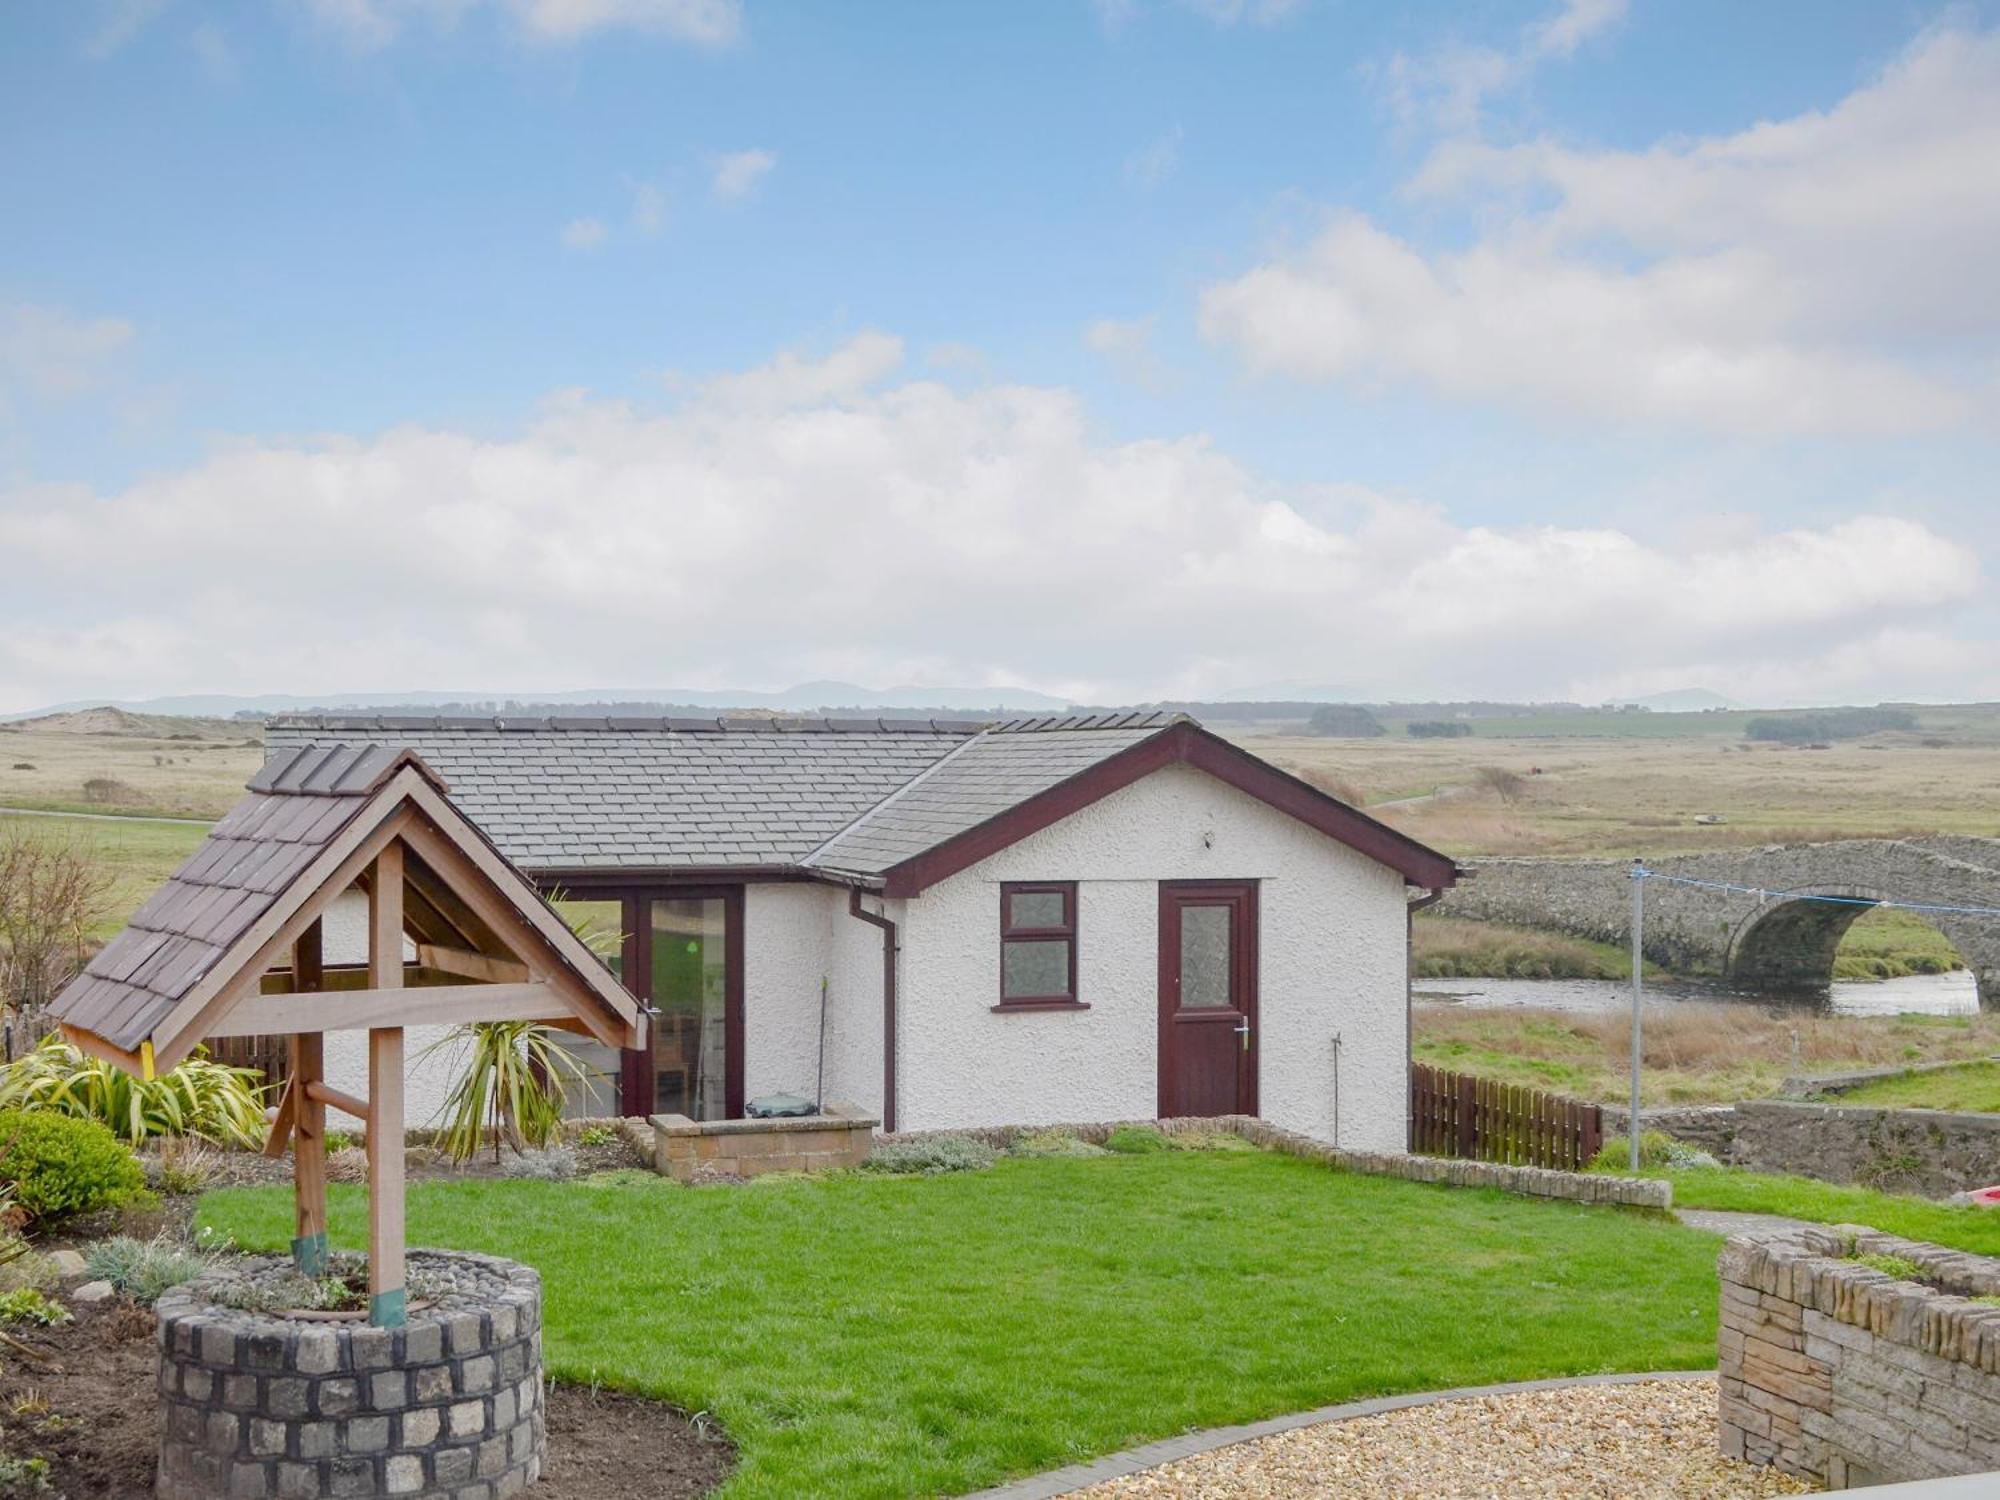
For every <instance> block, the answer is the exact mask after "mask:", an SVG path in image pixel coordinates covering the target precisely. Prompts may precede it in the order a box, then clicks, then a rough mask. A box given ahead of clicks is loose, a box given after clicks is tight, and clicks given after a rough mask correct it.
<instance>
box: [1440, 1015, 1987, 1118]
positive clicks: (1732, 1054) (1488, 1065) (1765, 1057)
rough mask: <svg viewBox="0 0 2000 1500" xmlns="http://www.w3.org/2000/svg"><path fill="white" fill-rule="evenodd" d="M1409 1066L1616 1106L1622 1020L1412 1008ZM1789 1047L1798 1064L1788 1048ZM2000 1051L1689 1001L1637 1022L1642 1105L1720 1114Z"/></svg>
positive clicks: (1967, 1023)
mask: <svg viewBox="0 0 2000 1500" xmlns="http://www.w3.org/2000/svg"><path fill="white" fill-rule="evenodd" d="M1414 1023H1415V1043H1414V1047H1413V1052H1414V1055H1415V1057H1416V1060H1417V1061H1418V1062H1423V1063H1430V1064H1432V1065H1433V1066H1435V1067H1441V1068H1453V1069H1456V1070H1458V1071H1461V1072H1467V1073H1477V1074H1479V1075H1480V1076H1482V1077H1487V1078H1498V1079H1500V1080H1502V1081H1504V1082H1507V1083H1520V1084H1527V1085H1529V1086H1531V1087H1534V1088H1540V1089H1549V1090H1553V1091H1554V1092H1557V1093H1563V1094H1572V1095H1575V1096H1577V1097H1579V1098H1584V1099H1595V1100H1599V1101H1607V1102H1613V1103H1616V1102H1622V1101H1623V1100H1624V1099H1625V1097H1626V1090H1627V1088H1628V1072H1627V1070H1628V1069H1629V1067H1630V1065H1631V1062H1630V1059H1631V1038H1630V1033H1629V1030H1628V1027H1629V1024H1630V1023H1629V1021H1628V1020H1627V1018H1626V1017H1625V1016H1624V1015H1623V1014H1602V1015H1593V1014H1583V1013H1578V1012H1574V1011H1554V1010H1527V1009H1518V1010H1517V1009H1511V1008H1510V1009H1505V1010H1500V1009H1491V1010H1486V1009H1481V1010H1474V1009H1470V1008H1468V1007H1465V1006H1460V1005H1425V1004H1419V1005H1418V1006H1417V1007H1416V1008H1415V1013H1414ZM1794 1034H1796V1037H1797V1048H1798V1052H1797V1064H1796V1066H1795V1065H1794V1060H1793V1050H1792V1049H1793V1037H1794ZM1994 1052H2000V1016H1996V1015H1977V1016H1916V1015H1905V1016H1893V1017H1860V1016H1821V1015H1812V1014H1804V1013H1801V1012H1799V1011H1797V1010H1788V1009H1776V1008H1774V1009H1770V1010H1757V1009H1754V1008H1752V1007H1749V1006H1744V1005H1704V1004H1701V1003H1699V1002H1693V1001H1691V1002H1688V1003H1685V1004H1679V1005H1674V1006H1671V1007H1660V1008H1655V1009H1654V1010H1651V1011H1648V1012H1647V1015H1646V1028H1645V1055H1644V1063H1645V1072H1644V1075H1643V1077H1642V1079H1641V1084H1642V1087H1643V1090H1644V1098H1645V1102H1646V1103H1648V1104H1729V1103H1733V1102H1735V1101H1736V1100H1738V1099H1756V1098H1762V1097H1766V1096H1768V1095H1771V1094H1775V1093H1777V1092H1778V1090H1779V1088H1780V1087H1781V1086H1782V1085H1783V1083H1784V1081H1785V1079H1786V1077H1787V1076H1789V1075H1791V1074H1793V1073H1795V1072H1805V1073H1836V1072H1842V1071H1845V1070H1847V1069H1851V1068H1883V1067H1895V1066H1899V1065H1903V1066H1906V1065H1908V1064H1910V1063H1918V1062H1949V1061H1954V1060H1957V1059H1961V1058H1963V1059H1973V1058H1982V1057H1985V1056H1987V1055H1988V1054H1990V1053H1994Z"/></svg>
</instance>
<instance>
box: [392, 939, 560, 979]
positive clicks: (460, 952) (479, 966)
mask: <svg viewBox="0 0 2000 1500" xmlns="http://www.w3.org/2000/svg"><path fill="white" fill-rule="evenodd" d="M417 963H418V964H419V965H420V966H421V967H423V968H426V969H436V970H437V971H438V972H439V973H440V974H456V975H458V976H459V977H460V978H462V979H483V980H485V981H487V982H488V983H489V984H526V983H527V982H528V980H529V979H530V978H532V977H533V976H532V975H530V974H529V973H528V966H527V965H526V964H524V963H518V962H516V961H515V960H513V959H511V958H493V957H490V956H489V955H487V954H484V953H469V952H467V951H466V950H465V949H463V948H440V947H437V946H435V945H434V944H431V943H419V944H417Z"/></svg>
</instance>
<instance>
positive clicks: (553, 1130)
mask: <svg viewBox="0 0 2000 1500" xmlns="http://www.w3.org/2000/svg"><path fill="white" fill-rule="evenodd" d="M458 1047H466V1048H469V1049H470V1055H469V1056H468V1057H467V1059H466V1062H465V1067H464V1071H463V1072H461V1073H460V1074H459V1075H458V1081H457V1082H456V1083H454V1084H453V1085H452V1086H451V1093H450V1094H448V1095H447V1096H446V1097H445V1101H444V1107H443V1108H442V1109H441V1110H440V1111H439V1116H440V1117H441V1118H442V1119H443V1120H444V1133H443V1134H442V1135H440V1136H439V1137H438V1149H439V1150H441V1151H443V1152H444V1154H445V1155H446V1156H448V1157H450V1158H451V1159H452V1160H453V1161H470V1160H471V1159H472V1158H473V1157H474V1156H475V1155H477V1154H478V1151H479V1148H480V1146H481V1145H482V1144H483V1143H484V1141H485V1140H486V1137H487V1134H488V1132H489V1131H490V1132H491V1134H492V1139H493V1159H494V1160H495V1161H498V1160H499V1159H500V1146H501V1143H502V1142H503V1141H504V1142H505V1143H506V1144H507V1145H508V1146H510V1147H512V1148H513V1149H514V1150H515V1151H517V1152H519V1151H522V1150H525V1149H526V1148H527V1147H529V1146H537V1147H539V1146H546V1145H548V1144H549V1143H550V1142H551V1141H552V1140H554V1139H555V1138H556V1137H557V1136H558V1135H560V1134H561V1132H562V1118H563V1090H564V1086H565V1084H567V1083H571V1082H575V1081H578V1080H580V1079H582V1078H583V1077H584V1069H583V1065H582V1064H581V1063H579V1062H578V1061H577V1060H576V1058H575V1057H574V1056H572V1055H571V1053H570V1051H569V1049H568V1048H566V1047H564V1046H563V1045H562V1043H561V1042H560V1041H559V1040H558V1039H557V1035H556V1032H555V1030H554V1028H552V1027H549V1026H544V1025H542V1024H541V1023H540V1022H539V1021H475V1022H473V1023H472V1024H470V1025H467V1026H459V1027H455V1028H453V1029H452V1030H451V1031H450V1032H448V1033H447V1034H446V1035H444V1036H442V1037H440V1038H439V1039H438V1040H437V1041H435V1042H432V1043H431V1044H430V1046H428V1047H426V1048H424V1050H423V1052H422V1053H421V1054H419V1055H420V1056H425V1057H428V1056H429V1055H430V1054H431V1053H433V1052H436V1051H437V1050H439V1049H440V1048H458Z"/></svg>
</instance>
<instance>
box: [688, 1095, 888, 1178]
mask: <svg viewBox="0 0 2000 1500" xmlns="http://www.w3.org/2000/svg"><path fill="white" fill-rule="evenodd" d="M879 1123H880V1121H877V1120H871V1119H867V1118H865V1117H863V1116H862V1115H860V1114H858V1113H856V1112H853V1111H850V1110H847V1109H845V1108H843V1107H842V1106H840V1105H837V1104H835V1105H829V1106H828V1107H827V1112H826V1113H825V1114H823V1115H801V1116H798V1117H796V1118H793V1119H789V1120H690V1119H689V1118H688V1117H687V1116H686V1115H654V1116H652V1118H651V1124H652V1129H653V1141H652V1156H653V1169H654V1170H655V1171H657V1172H659V1173H660V1174H661V1175H662V1176H663V1177H671V1178H673V1179H674V1180H675V1181H676V1182H693V1181H695V1180H696V1179H697V1178H700V1177H702V1176H704V1175H714V1176H718V1177H761V1176H763V1175H764V1174H765V1173H767V1172H823V1171H827V1170H829V1169H832V1168H837V1167H858V1166H860V1165H861V1163H862V1162H864V1161H866V1160H867V1159H868V1153H869V1151H870V1150H871V1149H872V1148H873V1146H874V1144H875V1127H876V1125H878V1124H879Z"/></svg>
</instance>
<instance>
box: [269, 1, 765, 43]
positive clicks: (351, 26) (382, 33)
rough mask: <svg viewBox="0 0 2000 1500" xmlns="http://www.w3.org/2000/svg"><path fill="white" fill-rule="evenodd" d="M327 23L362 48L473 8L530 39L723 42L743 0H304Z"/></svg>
mask: <svg viewBox="0 0 2000 1500" xmlns="http://www.w3.org/2000/svg"><path fill="white" fill-rule="evenodd" d="M303 3H304V5H305V7H306V10H307V11H308V12H309V14H310V15H311V16H312V18H313V20H314V21H315V22H316V23H317V24H318V25H319V26H320V27H321V28H322V29H324V30H326V31H328V32H330V33H332V34H334V35H336V36H339V37H341V38H342V39H343V40H344V41H346V42H347V43H348V44H349V45H350V46H353V47H356V48H358V49H360V50H363V51H373V50H375V49H377V48H381V47H386V46H388V45H389V44H390V43H391V42H394V41H396V40H398V39H399V38H400V37H402V36H403V35H404V34H405V33H406V32H407V31H408V30H409V29H411V27H413V26H421V27H427V28H429V29H431V30H434V31H448V30H450V29H451V28H452V27H453V26H455V25H456V24H457V23H458V21H459V19H460V18H461V17H463V16H465V15H466V14H468V13H469V12H472V11H474V10H478V9H481V8H482V7H483V8H485V9H488V10H494V11H499V12H504V13H505V14H506V15H507V17H508V18H509V20H510V21H511V23H512V24H513V26H514V28H515V30H516V31H517V32H518V33H519V34H520V35H521V36H523V37H524V38H526V39H528V40H530V41H542V42H571V41H576V40H579V39H581V38H583V37H586V36H589V35H592V34H593V33H596V32H600V31H612V30H624V31H634V32H639V33H642V34H650V35H654V36H662V37H667V38H669V39H671V40H675V41H683V42H692V43H695V44H697V45H701V46H726V45H728V44H729V43H731V42H734V41H735V40H736V39H737V38H738V37H739V36H740V35H741V34H742V29H743V7H742V4H741V0H303Z"/></svg>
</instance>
